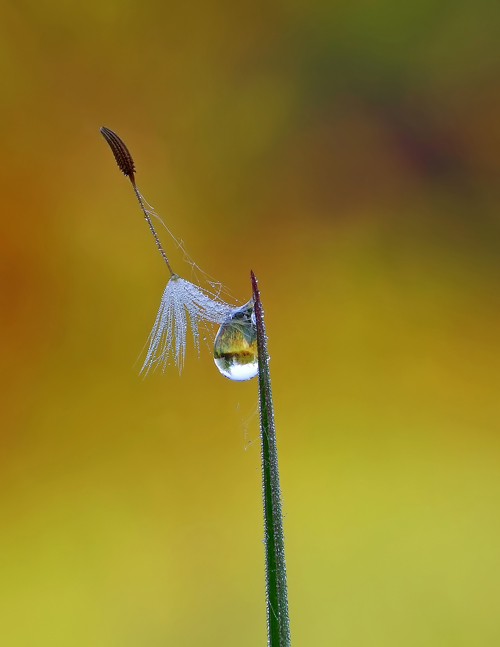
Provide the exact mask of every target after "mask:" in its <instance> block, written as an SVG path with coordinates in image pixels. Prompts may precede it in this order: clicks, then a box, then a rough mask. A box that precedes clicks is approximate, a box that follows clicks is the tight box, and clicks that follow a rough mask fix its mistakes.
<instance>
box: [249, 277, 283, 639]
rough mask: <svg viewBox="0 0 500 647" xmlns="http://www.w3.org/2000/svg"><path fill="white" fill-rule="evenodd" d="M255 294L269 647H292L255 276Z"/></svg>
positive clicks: (271, 418) (270, 408)
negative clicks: (290, 646)
mask: <svg viewBox="0 0 500 647" xmlns="http://www.w3.org/2000/svg"><path fill="white" fill-rule="evenodd" d="M251 279H252V292H253V302H254V311H255V321H256V327H257V350H258V357H259V375H258V380H259V409H260V437H261V458H262V489H263V503H264V544H265V550H266V597H267V636H268V638H267V644H268V646H269V647H288V646H289V645H290V630H289V626H288V600H287V590H286V567H285V544H284V537H283V518H282V513H281V490H280V484H279V474H278V452H277V449H276V434H275V428H274V414H273V399H272V393H271V380H270V377H269V365H268V361H269V358H268V354H267V343H266V330H265V327H264V312H263V310H262V303H261V301H260V294H259V290H258V288H257V279H256V278H255V275H254V273H253V272H251Z"/></svg>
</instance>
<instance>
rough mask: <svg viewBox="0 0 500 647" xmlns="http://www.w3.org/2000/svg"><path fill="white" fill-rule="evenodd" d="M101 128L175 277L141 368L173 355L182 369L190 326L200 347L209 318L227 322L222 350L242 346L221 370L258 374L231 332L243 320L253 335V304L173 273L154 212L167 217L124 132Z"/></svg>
mask: <svg viewBox="0 0 500 647" xmlns="http://www.w3.org/2000/svg"><path fill="white" fill-rule="evenodd" d="M101 134H102V135H103V137H104V139H105V140H106V141H107V142H108V144H109V146H110V148H111V150H112V152H113V155H114V157H115V160H116V163H117V164H118V167H119V169H120V170H121V171H122V173H123V174H124V175H125V177H128V178H129V180H130V182H131V184H132V187H133V189H134V193H135V195H136V198H137V200H138V202H139V205H140V207H141V210H142V212H143V214H144V218H145V219H146V222H147V223H148V225H149V229H150V230H151V233H152V234H153V237H154V239H155V242H156V246H157V247H158V250H159V252H160V254H161V255H162V258H163V260H164V261H165V263H166V265H167V267H168V270H169V272H170V277H169V279H168V282H167V285H166V287H165V290H164V292H163V295H162V298H161V302H160V307H159V309H158V314H157V315H156V319H155V322H154V325H153V329H152V330H151V333H150V335H149V346H148V350H147V353H146V359H145V360H144V364H143V365H142V368H141V373H142V372H144V373H146V374H147V373H148V372H149V371H150V370H151V369H154V368H157V367H158V366H161V367H162V369H165V367H166V365H167V364H168V363H169V361H170V360H171V359H172V360H173V362H174V363H175V365H176V366H177V367H178V369H179V371H181V370H182V368H183V366H184V359H185V355H186V337H187V331H188V327H189V326H190V327H191V331H192V334H193V341H194V345H195V347H196V349H197V350H198V351H199V335H200V327H202V326H203V327H205V328H207V325H210V324H222V326H221V329H220V330H219V333H218V335H217V339H220V340H221V342H224V343H223V344H222V346H221V344H219V347H220V348H222V350H221V352H226V351H227V352H230V351H231V352H233V351H235V348H236V346H238V343H239V346H238V348H237V349H236V350H237V351H238V352H237V353H236V355H238V357H239V360H238V358H237V359H236V360H234V361H233V360H231V362H230V363H231V366H232V365H233V364H234V367H233V368H230V367H229V364H228V367H229V368H228V367H226V370H222V368H221V365H220V362H222V363H224V362H225V363H227V358H225V357H224V358H219V359H220V361H219V362H218V360H217V359H216V364H217V366H218V368H219V370H220V371H221V373H222V374H223V375H225V376H226V377H229V378H230V379H237V380H242V379H249V378H250V377H253V376H254V375H255V374H256V370H255V372H253V373H252V370H251V369H252V367H251V366H250V364H249V360H248V359H247V357H246V355H245V353H246V350H247V348H246V347H245V348H243V347H242V339H241V338H240V337H241V335H240V337H238V335H236V337H238V340H237V342H236V340H235V338H234V334H233V337H231V333H234V331H235V330H236V328H237V330H238V331H240V332H241V330H240V329H241V324H242V323H245V326H244V333H245V335H246V337H248V338H250V337H251V332H250V328H251V327H252V326H253V327H254V328H255V323H254V322H250V319H249V316H250V315H248V317H247V316H246V314H248V304H247V306H243V308H238V307H236V306H232V305H229V304H228V303H226V302H225V301H223V299H221V298H220V296H219V294H220V290H219V293H218V294H215V293H214V292H212V291H210V290H204V289H202V288H200V287H198V286H197V285H195V284H194V283H191V282H190V281H187V280H186V279H183V278H181V277H180V276H178V275H177V274H175V273H174V271H173V270H172V267H171V266H170V262H169V260H168V258H167V255H166V254H165V251H164V249H163V247H162V245H161V243H160V240H159V238H158V235H157V233H156V231H155V228H154V226H153V223H152V220H151V218H152V217H156V218H158V219H159V220H160V222H162V224H164V223H163V221H162V220H161V219H160V218H159V217H158V216H157V214H156V213H155V212H154V210H153V208H152V207H151V206H150V205H149V204H148V203H147V202H146V200H145V199H144V198H143V197H142V195H141V194H140V192H139V189H138V188H137V185H136V183H135V173H136V170H135V164H134V160H133V159H132V156H131V154H130V152H129V150H128V148H127V147H126V146H125V144H124V143H123V141H122V140H121V139H120V137H118V135H117V134H116V133H114V132H113V131H112V130H110V129H109V128H105V127H102V128H101ZM164 226H165V225H164ZM165 228H166V229H167V231H168V232H169V234H170V235H171V236H172V238H173V239H174V240H175V242H176V244H177V245H178V246H179V247H181V248H182V249H183V247H182V243H181V242H179V241H178V240H177V239H176V238H175V237H174V236H173V235H172V234H171V232H170V231H169V230H168V228H167V227H165ZM183 251H184V255H185V257H187V254H186V252H185V250H184V249H183ZM187 260H188V261H189V262H190V263H191V266H192V268H193V270H195V269H199V268H198V267H197V266H196V265H195V264H194V263H193V262H192V261H190V260H189V258H187ZM209 283H210V285H211V286H212V287H214V286H216V285H218V284H217V283H216V282H214V281H210V280H209ZM219 285H220V284H219ZM243 311H244V313H246V314H245V315H244V321H243V320H241V317H242V315H241V314H240V313H241V312H243ZM252 312H253V310H252ZM250 314H251V313H250ZM233 318H234V320H235V321H236V324H237V326H236V328H235V326H234V325H233V324H232V323H231V321H232V320H233ZM247 319H248V321H247ZM238 326H239V327H238ZM249 335H250V337H249ZM230 339H232V341H233V344H232V347H231V348H230V349H229V350H228V341H229V340H230ZM254 339H255V334H254ZM243 341H244V340H243ZM251 343H252V342H251ZM229 345H230V344H229ZM254 346H255V344H254ZM219 350H220V349H219ZM252 352H254V353H255V354H254V356H253V360H254V362H255V366H256V361H257V360H256V349H254V348H253V346H252ZM246 364H248V366H245V365H246ZM224 366H225V364H224ZM242 367H243V369H242ZM242 371H243V372H242ZM243 373H244V374H245V375H246V377H241V375H242V374H243ZM251 373H252V374H251ZM235 375H236V377H235Z"/></svg>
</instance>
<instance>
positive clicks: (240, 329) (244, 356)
mask: <svg viewBox="0 0 500 647" xmlns="http://www.w3.org/2000/svg"><path fill="white" fill-rule="evenodd" d="M214 361H215V364H216V365H217V368H218V369H219V371H220V372H221V373H222V375H224V376H225V377H228V378H229V379H230V380H240V381H241V380H250V379H251V378H252V377H255V376H256V375H257V371H258V370H259V364H258V361H257V329H256V327H255V316H254V314H253V302H252V301H249V302H248V303H246V304H245V305H244V306H241V308H237V309H236V310H234V311H233V313H232V314H231V316H230V317H229V318H228V319H226V321H224V323H223V324H222V325H221V327H220V328H219V332H218V333H217V335H216V337H215V341H214Z"/></svg>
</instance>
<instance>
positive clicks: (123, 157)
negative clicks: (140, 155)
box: [100, 126, 135, 184]
mask: <svg viewBox="0 0 500 647" xmlns="http://www.w3.org/2000/svg"><path fill="white" fill-rule="evenodd" d="M100 132H101V135H102V136H103V137H104V139H105V140H106V141H107V142H108V144H109V147H110V148H111V150H112V151H113V155H114V156H115V160H116V163H117V164H118V168H119V169H120V171H121V172H122V173H123V175H125V176H126V177H129V178H130V181H131V182H132V184H135V181H134V173H135V164H134V160H133V159H132V155H131V154H130V152H129V150H128V148H127V147H126V146H125V144H124V143H123V142H122V140H121V139H120V138H119V137H118V135H117V134H116V133H114V132H113V131H112V130H110V129H109V128H106V127H105V126H103V127H102V128H101V131H100Z"/></svg>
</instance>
